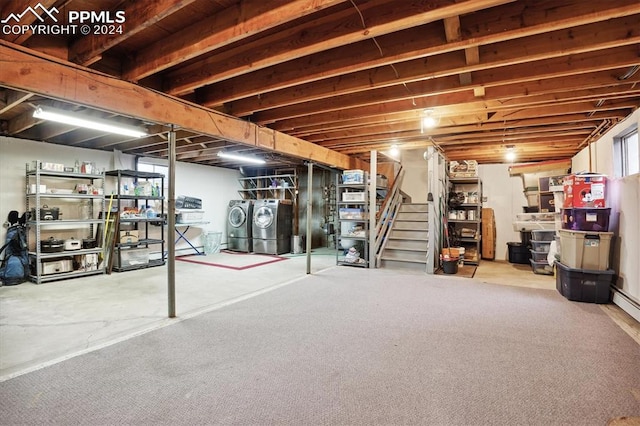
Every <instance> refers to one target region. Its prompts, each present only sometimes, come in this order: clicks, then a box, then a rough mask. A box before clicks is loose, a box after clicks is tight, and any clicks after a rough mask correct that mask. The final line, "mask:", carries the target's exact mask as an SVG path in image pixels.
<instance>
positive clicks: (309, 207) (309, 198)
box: [305, 161, 313, 274]
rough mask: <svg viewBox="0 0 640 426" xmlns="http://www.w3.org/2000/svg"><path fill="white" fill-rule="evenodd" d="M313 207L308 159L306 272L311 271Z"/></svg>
mask: <svg viewBox="0 0 640 426" xmlns="http://www.w3.org/2000/svg"><path fill="white" fill-rule="evenodd" d="M312 207H313V163H312V162H311V161H309V162H308V163H307V238H306V244H305V246H306V250H307V274H310V273H311V242H312V241H311V239H312V238H311V234H312V232H313V231H312V229H311V220H312V215H313V211H312Z"/></svg>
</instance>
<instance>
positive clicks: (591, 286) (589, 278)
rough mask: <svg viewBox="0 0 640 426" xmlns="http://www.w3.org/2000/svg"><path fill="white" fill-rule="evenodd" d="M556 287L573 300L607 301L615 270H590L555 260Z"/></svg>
mask: <svg viewBox="0 0 640 426" xmlns="http://www.w3.org/2000/svg"><path fill="white" fill-rule="evenodd" d="M556 267H557V274H556V289H557V290H558V292H559V293H560V294H562V295H563V296H564V297H566V298H567V299H569V300H573V301H575V302H588V303H609V298H610V296H611V290H610V289H609V287H610V285H611V283H612V282H613V277H614V274H615V272H614V271H613V270H612V269H609V270H607V271H590V270H587V269H575V268H569V267H568V266H566V265H563V264H562V263H561V262H556Z"/></svg>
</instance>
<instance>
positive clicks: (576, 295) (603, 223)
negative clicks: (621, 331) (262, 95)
mask: <svg viewBox="0 0 640 426" xmlns="http://www.w3.org/2000/svg"><path fill="white" fill-rule="evenodd" d="M563 188H564V191H563V192H564V204H563V210H562V229H561V230H559V231H558V233H559V234H560V247H561V249H560V262H557V267H558V273H557V275H556V288H557V290H558V292H560V294H562V295H563V296H564V297H566V298H567V299H569V300H574V301H578V302H590V303H608V302H609V298H610V290H609V286H610V285H611V282H612V281H613V276H614V273H615V272H614V271H613V270H612V269H609V258H610V254H611V239H612V237H613V232H608V230H609V216H610V214H611V209H610V208H607V206H606V188H607V177H606V176H605V175H598V174H574V175H569V176H567V177H565V179H564V183H563Z"/></svg>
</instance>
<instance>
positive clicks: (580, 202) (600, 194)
mask: <svg viewBox="0 0 640 426" xmlns="http://www.w3.org/2000/svg"><path fill="white" fill-rule="evenodd" d="M606 188H607V177H606V176H605V175H597V174H584V175H575V174H573V175H568V176H566V177H565V178H564V181H563V189H564V205H563V207H564V208H568V209H569V208H575V207H577V208H585V207H589V208H592V207H596V208H605V207H607V205H606V199H605V197H606Z"/></svg>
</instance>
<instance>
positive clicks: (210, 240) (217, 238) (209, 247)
mask: <svg viewBox="0 0 640 426" xmlns="http://www.w3.org/2000/svg"><path fill="white" fill-rule="evenodd" d="M221 242H222V232H212V231H209V232H207V233H206V235H205V236H204V254H214V253H218V252H219V251H220V243H221Z"/></svg>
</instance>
